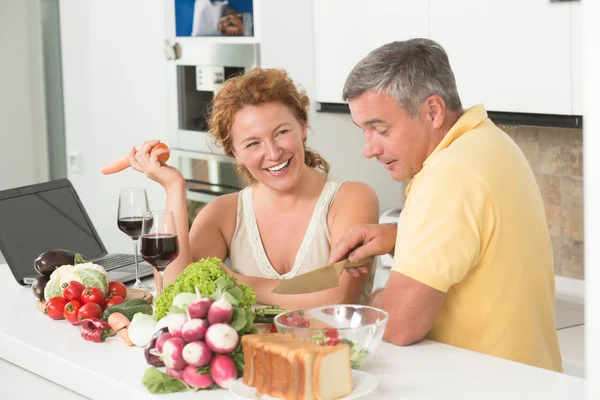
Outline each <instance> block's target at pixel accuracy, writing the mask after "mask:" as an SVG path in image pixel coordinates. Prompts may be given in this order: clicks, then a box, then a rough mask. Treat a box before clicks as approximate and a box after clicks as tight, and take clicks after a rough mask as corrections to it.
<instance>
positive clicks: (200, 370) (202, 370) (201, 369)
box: [196, 364, 210, 375]
mask: <svg viewBox="0 0 600 400" xmlns="http://www.w3.org/2000/svg"><path fill="white" fill-rule="evenodd" d="M196 373H197V374H209V375H210V364H209V365H205V366H204V367H198V368H196Z"/></svg>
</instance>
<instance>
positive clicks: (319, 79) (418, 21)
mask: <svg viewBox="0 0 600 400" xmlns="http://www.w3.org/2000/svg"><path fill="white" fill-rule="evenodd" d="M427 4H428V1H427V0H412V1H409V0H376V1H373V0H369V1H365V0H317V1H314V35H315V36H314V39H315V84H316V100H317V101H318V102H323V103H341V102H342V89H343V86H344V82H345V80H346V77H347V76H348V73H349V72H350V71H351V70H352V68H353V67H354V65H355V64H356V63H357V62H358V61H360V60H361V59H362V58H363V57H364V56H366V55H367V53H368V52H369V51H370V50H373V49H375V48H376V47H379V46H381V45H382V44H385V43H387V42H390V41H394V40H406V39H410V38H413V37H427V36H428V34H429V22H428V6H427Z"/></svg>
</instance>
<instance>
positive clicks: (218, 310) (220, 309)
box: [208, 297, 233, 325]
mask: <svg viewBox="0 0 600 400" xmlns="http://www.w3.org/2000/svg"><path fill="white" fill-rule="evenodd" d="M232 318H233V306H232V305H231V303H230V302H228V301H227V300H225V299H224V298H222V297H221V299H220V300H217V301H215V302H214V303H213V304H212V305H211V306H210V308H209V309H208V323H209V324H211V325H214V324H219V323H221V322H224V323H226V324H228V323H230V322H231V319H232Z"/></svg>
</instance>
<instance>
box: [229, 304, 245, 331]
mask: <svg viewBox="0 0 600 400" xmlns="http://www.w3.org/2000/svg"><path fill="white" fill-rule="evenodd" d="M247 322H248V321H247V320H246V312H245V310H244V309H243V308H234V309H233V320H232V321H231V327H232V328H233V329H235V330H236V331H237V332H240V331H241V330H242V329H244V327H245V326H246V324H247Z"/></svg>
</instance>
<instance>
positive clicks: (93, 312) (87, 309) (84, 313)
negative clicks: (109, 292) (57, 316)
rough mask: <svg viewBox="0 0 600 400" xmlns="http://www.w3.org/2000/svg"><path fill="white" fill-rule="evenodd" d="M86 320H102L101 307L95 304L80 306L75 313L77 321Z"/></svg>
mask: <svg viewBox="0 0 600 400" xmlns="http://www.w3.org/2000/svg"><path fill="white" fill-rule="evenodd" d="M86 318H98V319H100V318H102V307H100V306H99V305H98V304H96V303H86V304H84V305H82V306H81V308H80V309H79V312H78V313H77V320H82V319H86Z"/></svg>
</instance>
